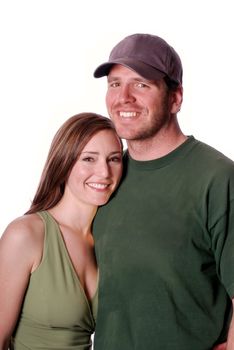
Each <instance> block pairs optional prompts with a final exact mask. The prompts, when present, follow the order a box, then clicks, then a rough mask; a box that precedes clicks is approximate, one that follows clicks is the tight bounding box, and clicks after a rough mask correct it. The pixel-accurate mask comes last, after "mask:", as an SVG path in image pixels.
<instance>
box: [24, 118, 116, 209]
mask: <svg viewBox="0 0 234 350" xmlns="http://www.w3.org/2000/svg"><path fill="white" fill-rule="evenodd" d="M105 129H108V130H113V131H115V128H114V125H113V123H112V121H111V120H110V119H109V118H106V117H103V116H101V115H99V114H95V113H80V114H76V115H74V116H73V117H71V118H69V119H68V120H67V121H66V122H65V123H64V124H63V125H62V126H61V127H60V129H59V130H58V131H57V133H56V134H55V136H54V138H53V141H52V143H51V147H50V150H49V153H48V156H47V160H46V163H45V166H44V169H43V172H42V175H41V179H40V182H39V185H38V188H37V191H36V194H35V196H34V198H33V201H32V204H31V207H30V209H29V210H28V211H27V212H26V214H31V213H35V212H37V211H41V210H47V209H50V208H52V207H53V206H55V205H56V204H57V203H58V202H59V201H60V199H61V198H62V196H63V194H64V188H65V183H66V181H67V179H68V177H69V174H70V172H71V170H72V168H73V166H74V164H75V162H76V160H77V158H78V157H79V155H80V153H81V152H82V150H83V148H84V147H85V145H86V144H87V143H88V142H89V140H90V139H91V138H92V137H93V136H94V135H95V134H96V133H97V132H99V131H101V130H105Z"/></svg>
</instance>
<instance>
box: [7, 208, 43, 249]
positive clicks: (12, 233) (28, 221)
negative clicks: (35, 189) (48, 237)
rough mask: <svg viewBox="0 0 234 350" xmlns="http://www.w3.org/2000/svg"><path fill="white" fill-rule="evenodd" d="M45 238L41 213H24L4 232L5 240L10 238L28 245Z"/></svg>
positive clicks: (17, 242)
mask: <svg viewBox="0 0 234 350" xmlns="http://www.w3.org/2000/svg"><path fill="white" fill-rule="evenodd" d="M43 238H44V223H43V221H42V219H41V218H40V216H39V215H37V214H29V215H23V216H20V217H18V218H16V219H15V220H13V221H12V222H11V223H10V224H9V225H8V226H7V228H6V230H5V231H4V232H3V235H2V238H1V239H3V240H5V239H9V240H11V241H14V242H15V243H16V244H26V246H28V245H31V244H35V243H38V240H39V241H40V240H43Z"/></svg>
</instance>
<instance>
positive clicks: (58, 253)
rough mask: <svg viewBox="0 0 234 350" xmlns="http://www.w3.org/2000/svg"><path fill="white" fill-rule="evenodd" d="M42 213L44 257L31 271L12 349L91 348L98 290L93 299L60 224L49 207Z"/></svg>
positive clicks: (86, 349) (69, 349)
mask: <svg viewBox="0 0 234 350" xmlns="http://www.w3.org/2000/svg"><path fill="white" fill-rule="evenodd" d="M38 214H39V215H40V217H41V218H42V219H43V221H44V225H45V239H44V251H43V257H42V261H41V263H40V265H39V266H38V268H37V269H36V270H35V271H34V272H33V273H32V274H31V277H30V281H29V285H28V288H27V291H26V294H25V299H24V302H23V305H22V311H21V314H20V317H19V321H18V323H17V326H16V328H15V331H14V334H13V336H12V341H11V349H15V350H26V349H27V350H29V349H33V350H39V349H40V350H45V349H46V350H49V349H56V350H65V349H66V350H72V349H73V350H74V349H76V350H78V349H79V350H88V349H91V345H92V342H91V334H92V333H93V332H94V326H95V317H96V313H97V292H96V294H95V296H94V298H93V300H92V302H89V301H88V299H87V297H86V295H85V292H84V289H83V287H82V285H81V283H80V281H79V278H78V276H77V274H76V272H75V270H74V267H73V264H72V262H71V259H70V256H69V254H68V251H67V249H66V246H65V243H64V241H63V237H62V234H61V231H60V229H59V226H58V224H57V223H56V221H55V220H54V219H53V217H52V216H51V215H50V214H49V213H48V212H47V211H43V212H40V213H38ZM22 254H23V252H22Z"/></svg>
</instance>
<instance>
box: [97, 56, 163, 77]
mask: <svg viewBox="0 0 234 350" xmlns="http://www.w3.org/2000/svg"><path fill="white" fill-rule="evenodd" d="M115 64H121V65H123V66H125V67H127V68H129V69H132V70H134V71H135V72H137V73H138V74H139V75H141V76H142V77H143V78H145V79H148V80H158V79H162V78H164V77H165V76H166V74H165V73H164V72H162V71H160V70H158V69H156V68H154V67H152V66H150V65H148V64H146V63H144V62H142V61H137V60H135V59H131V58H118V59H116V60H111V61H109V62H105V63H103V64H101V65H100V66H98V67H97V68H96V70H95V71H94V74H93V75H94V77H95V78H101V77H104V76H105V75H108V74H109V72H110V70H111V68H112V67H113V65H115Z"/></svg>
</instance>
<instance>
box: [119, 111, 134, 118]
mask: <svg viewBox="0 0 234 350" xmlns="http://www.w3.org/2000/svg"><path fill="white" fill-rule="evenodd" d="M119 115H120V117H123V118H131V117H136V115H137V114H136V112H120V113H119Z"/></svg>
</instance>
